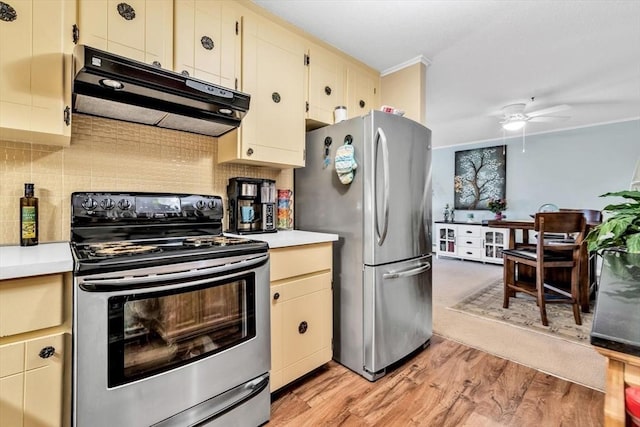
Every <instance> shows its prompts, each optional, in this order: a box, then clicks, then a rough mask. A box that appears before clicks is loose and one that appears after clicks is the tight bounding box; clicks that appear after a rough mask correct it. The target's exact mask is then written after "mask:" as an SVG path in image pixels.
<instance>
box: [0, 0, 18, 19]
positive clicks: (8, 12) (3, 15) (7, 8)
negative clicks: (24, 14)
mask: <svg viewBox="0 0 640 427" xmlns="http://www.w3.org/2000/svg"><path fill="white" fill-rule="evenodd" d="M17 18H18V12H16V10H15V9H14V8H13V7H11V5H10V4H8V3H5V2H3V1H0V20H3V21H5V22H12V21H15V20H16V19H17Z"/></svg>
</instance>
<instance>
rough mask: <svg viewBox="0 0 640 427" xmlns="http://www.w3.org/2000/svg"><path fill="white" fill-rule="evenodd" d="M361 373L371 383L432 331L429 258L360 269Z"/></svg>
mask: <svg viewBox="0 0 640 427" xmlns="http://www.w3.org/2000/svg"><path fill="white" fill-rule="evenodd" d="M363 293H364V301H363V308H364V310H363V318H364V325H363V326H364V370H365V372H366V373H368V374H370V375H371V377H373V378H371V377H370V379H375V378H376V377H377V376H378V375H381V374H383V373H384V372H381V371H383V370H384V369H385V368H386V367H387V366H389V365H390V364H392V363H394V362H397V361H398V360H400V359H401V358H403V357H404V356H407V355H408V354H409V353H411V352H412V351H414V350H417V349H418V348H420V347H421V346H423V345H425V344H426V343H427V342H428V341H429V340H430V339H431V335H432V333H433V332H432V331H433V326H432V310H431V255H427V256H424V257H421V258H416V259H413V260H410V261H403V262H399V263H395V264H387V265H384V266H380V267H368V266H365V268H364V288H363Z"/></svg>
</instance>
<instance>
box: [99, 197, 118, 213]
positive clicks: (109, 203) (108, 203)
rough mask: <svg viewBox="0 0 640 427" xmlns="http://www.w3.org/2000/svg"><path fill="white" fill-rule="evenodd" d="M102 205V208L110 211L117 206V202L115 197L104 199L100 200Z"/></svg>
mask: <svg viewBox="0 0 640 427" xmlns="http://www.w3.org/2000/svg"><path fill="white" fill-rule="evenodd" d="M100 206H101V207H102V209H104V210H106V211H108V210H111V209H113V208H115V207H116V202H114V201H113V199H104V200H103V201H101V202H100Z"/></svg>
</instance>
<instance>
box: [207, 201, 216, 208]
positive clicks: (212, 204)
mask: <svg viewBox="0 0 640 427" xmlns="http://www.w3.org/2000/svg"><path fill="white" fill-rule="evenodd" d="M208 206H209V209H215V208H216V206H218V204H217V203H216V201H215V200H210V201H209V205H208Z"/></svg>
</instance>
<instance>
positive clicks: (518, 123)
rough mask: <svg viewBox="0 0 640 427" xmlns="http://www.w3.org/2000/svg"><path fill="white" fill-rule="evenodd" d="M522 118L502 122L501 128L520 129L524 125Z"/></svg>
mask: <svg viewBox="0 0 640 427" xmlns="http://www.w3.org/2000/svg"><path fill="white" fill-rule="evenodd" d="M524 124H525V121H524V120H512V121H509V122H506V123H503V124H502V128H503V129H505V130H520V129H522V128H523V127H524Z"/></svg>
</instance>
